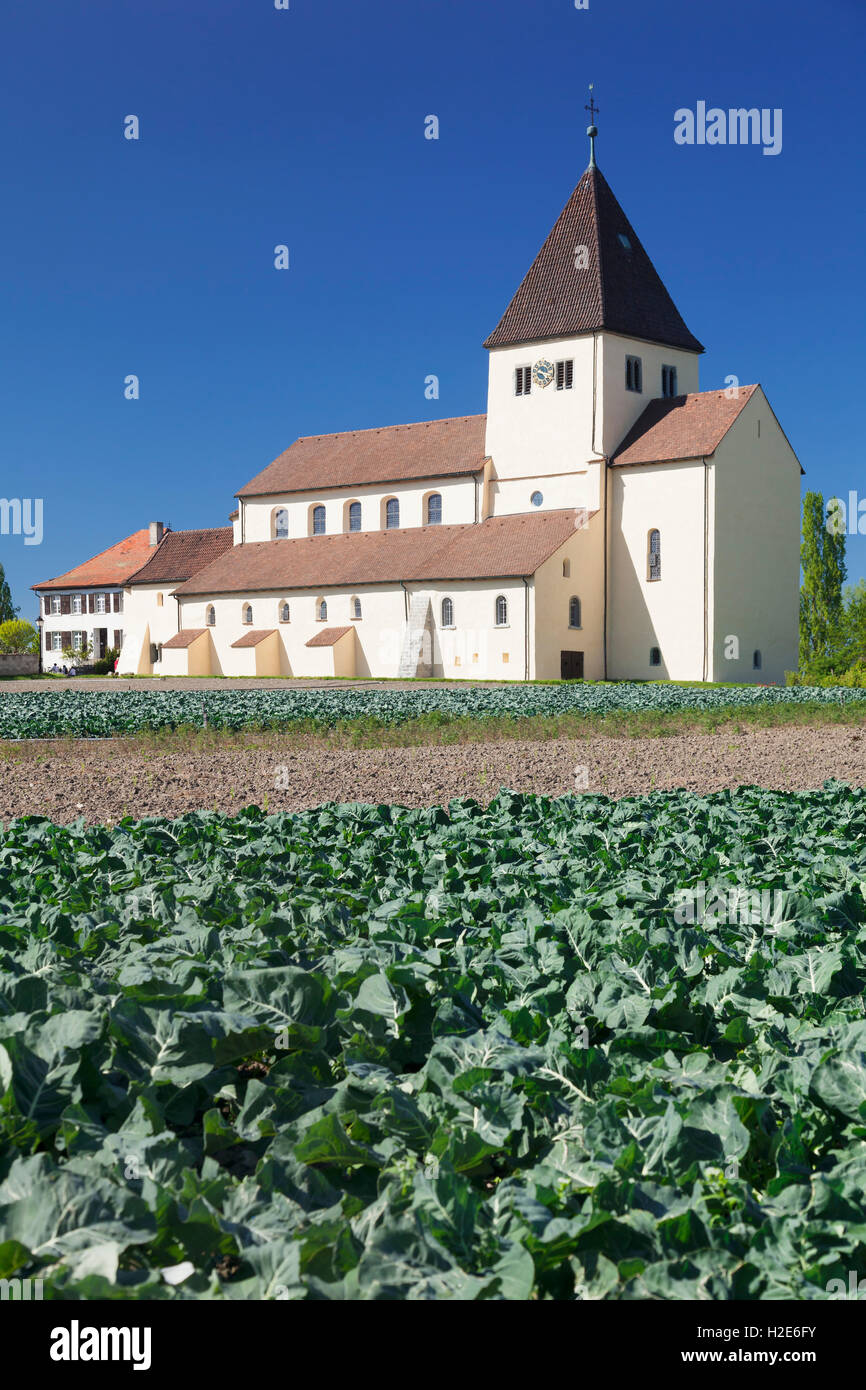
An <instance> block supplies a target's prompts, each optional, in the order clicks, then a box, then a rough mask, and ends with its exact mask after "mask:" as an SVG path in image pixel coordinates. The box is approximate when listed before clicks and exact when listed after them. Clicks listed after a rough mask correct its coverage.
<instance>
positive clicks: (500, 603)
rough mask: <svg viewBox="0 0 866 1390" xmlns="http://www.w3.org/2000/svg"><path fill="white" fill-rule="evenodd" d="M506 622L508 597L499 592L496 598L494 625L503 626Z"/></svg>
mask: <svg viewBox="0 0 866 1390" xmlns="http://www.w3.org/2000/svg"><path fill="white" fill-rule="evenodd" d="M507 623H508V599H507V598H506V597H505V595H504V594H500V595H499V597H498V598H497V600H496V626H497V627H505V626H506V625H507Z"/></svg>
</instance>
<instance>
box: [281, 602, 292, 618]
mask: <svg viewBox="0 0 866 1390" xmlns="http://www.w3.org/2000/svg"><path fill="white" fill-rule="evenodd" d="M289 617H290V614H289V605H288V604H287V603H286V600H285V599H283V601H282V603H281V604H280V622H281V623H287V622H288V621H289Z"/></svg>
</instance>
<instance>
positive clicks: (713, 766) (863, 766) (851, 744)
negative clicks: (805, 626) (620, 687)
mask: <svg viewBox="0 0 866 1390" xmlns="http://www.w3.org/2000/svg"><path fill="white" fill-rule="evenodd" d="M3 752H4V756H3V760H2V762H0V820H3V821H8V820H10V819H12V818H13V817H17V816H24V815H43V816H49V817H51V819H52V820H56V821H70V820H75V819H76V818H77V817H79V816H83V817H84V819H85V820H87V821H89V822H93V823H99V822H101V823H107V822H108V823H112V822H114V821H117V820H119V819H120V818H121V817H123V816H135V817H141V816H179V815H182V814H184V813H185V812H187V811H193V810H200V809H204V810H214V809H218V810H220V811H235V812H236V811H238V810H239V809H240V808H241V807H243V806H246V805H249V804H251V803H255V804H256V805H257V806H260V807H262V808H263V809H265V810H269V811H277V810H302V809H304V808H306V807H310V806H316V805H320V804H321V803H322V802H326V801H371V802H383V801H388V802H397V803H400V804H402V805H407V806H423V805H429V804H433V803H435V802H440V803H441V802H447V801H448V800H450V798H451V797H457V796H472V797H475V798H476V799H477V800H479V801H485V802H486V801H489V800H490V799H491V797H493V796H494V795H495V794H496V793H497V792H498V791H499V789H500V788H501V787H507V788H509V789H511V790H513V791H524V792H540V793H544V794H546V795H549V796H560V795H562V794H564V793H566V792H576V793H580V792H583V791H586V792H603V793H605V794H606V795H608V796H613V797H620V796H631V795H639V794H642V793H645V792H648V791H653V790H660V789H668V788H676V787H685V788H689V789H691V790H693V791H699V792H710V791H717V790H719V789H721V788H724V787H738V786H742V785H745V784H755V785H759V786H763V787H771V788H778V789H780V790H785V791H794V790H800V789H806V788H810V787H820V786H821V784H822V783H823V782H824V781H825V780H826V779H828V778H839V779H841V780H843V781H847V782H850V783H852V784H855V785H857V786H864V785H866V738H864V735H863V733H862V732H861V729H860V728H858V727H855V726H847V725H837V726H829V727H823V728H802V727H789V728H771V729H756V730H751V731H745V732H736V731H733V730H732V731H730V732H721V733H717V734H705V733H694V734H677V735H670V736H666V737H661V738H647V739H644V738H612V737H593V738H585V739H553V740H550V741H549V742H517V741H511V740H509V741H507V742H491V743H467V744H458V745H453V746H450V747H441V746H437V747H430V748H419V747H414V748H373V749H338V750H328V749H322V748H310V749H307V750H305V749H300V750H299V749H298V747H297V746H293V747H289V746H286V745H283V746H281V743H280V738H279V736H278V735H273V736H270V737H268V738H266V739H259V740H258V742H256V743H254V744H251V745H250V746H248V747H244V746H242V745H239V744H238V743H234V744H231V745H228V744H227V745H226V746H225V747H224V748H220V747H217V748H216V749H214V750H209V751H205V752H201V751H184V750H182V749H181V750H178V749H176V748H175V749H172V750H171V751H168V752H165V751H161V750H156V751H153V750H149V749H142V748H140V747H137V746H135V745H124V744H123V743H122V742H120V741H111V742H108V741H106V742H101V743H96V742H70V743H64V744H58V745H51V744H42V745H38V746H37V745H30V746H26V747H25V746H21V745H14V746H10V745H6V747H5V749H4V750H3Z"/></svg>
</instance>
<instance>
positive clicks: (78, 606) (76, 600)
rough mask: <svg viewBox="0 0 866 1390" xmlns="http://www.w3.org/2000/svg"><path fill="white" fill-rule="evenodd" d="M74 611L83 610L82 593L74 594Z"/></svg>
mask: <svg viewBox="0 0 866 1390" xmlns="http://www.w3.org/2000/svg"><path fill="white" fill-rule="evenodd" d="M72 611H73V613H80V612H81V611H82V610H81V595H80V594H73V595H72Z"/></svg>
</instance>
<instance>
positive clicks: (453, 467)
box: [235, 415, 487, 497]
mask: <svg viewBox="0 0 866 1390" xmlns="http://www.w3.org/2000/svg"><path fill="white" fill-rule="evenodd" d="M486 425H487V416H486V415H464V416H458V417H456V418H454V419H452V420H422V421H420V423H418V424H415V425H388V426H386V427H384V428H383V429H378V430H349V431H346V432H345V433H343V434H317V435H311V436H308V437H306V438H301V439H296V440H295V442H294V444H293V445H292V446H291V448H289V449H286V451H285V453H283V454H280V456H279V458H276V459H274V461H273V463H269V464H268V466H267V468H265V469H264V470H263V471H262V472H261V473H257V474H256V476H255V478H253V479H252V481H251V482H249V483H247V485H246V486H245V487H242V488H241V490H240V492H238V493H236V494H235V495H236V496H237V497H262V496H266V495H271V494H273V495H278V494H279V495H282V494H284V493H287V492H323V491H324V490H325V489H326V488H335V487H340V488H345V487H362V486H363V485H364V484H366V483H397V482H403V481H404V480H406V479H408V478H441V477H446V476H449V477H450V476H454V475H459V474H461V473H477V472H478V470H479V469H480V468H481V466H482V464H483V463H484V433H485V429H486Z"/></svg>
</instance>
